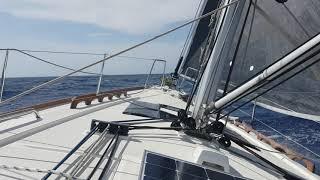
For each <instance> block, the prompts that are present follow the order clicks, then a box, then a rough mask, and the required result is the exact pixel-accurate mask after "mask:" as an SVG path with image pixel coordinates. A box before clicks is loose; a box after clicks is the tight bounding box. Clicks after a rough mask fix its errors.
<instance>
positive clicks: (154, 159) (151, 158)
mask: <svg viewBox="0 0 320 180" xmlns="http://www.w3.org/2000/svg"><path fill="white" fill-rule="evenodd" d="M146 162H147V163H150V164H154V165H158V166H161V167H165V168H168V169H173V170H176V161H175V160H173V159H170V158H167V157H163V156H159V155H156V154H151V153H148V154H147V159H146Z"/></svg>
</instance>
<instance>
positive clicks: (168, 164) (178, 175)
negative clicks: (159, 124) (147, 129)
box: [140, 151, 246, 180]
mask: <svg viewBox="0 0 320 180" xmlns="http://www.w3.org/2000/svg"><path fill="white" fill-rule="evenodd" d="M140 176H141V180H162V179H163V180H222V179H223V180H245V179H246V178H243V177H235V176H232V175H230V174H226V173H223V172H218V171H213V170H210V169H206V168H204V167H202V166H199V165H196V164H193V163H190V162H186V161H182V160H178V159H175V158H171V157H168V156H164V155H161V154H157V153H153V152H149V151H147V152H146V153H145V156H144V160H143V166H142V170H141V175H140Z"/></svg>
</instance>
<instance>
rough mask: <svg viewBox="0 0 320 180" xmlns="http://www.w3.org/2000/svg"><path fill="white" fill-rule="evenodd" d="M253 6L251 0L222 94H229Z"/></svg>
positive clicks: (218, 115)
mask: <svg viewBox="0 0 320 180" xmlns="http://www.w3.org/2000/svg"><path fill="white" fill-rule="evenodd" d="M251 7H252V0H250V2H249V7H248V10H247V13H246V16H245V19H244V22H243V26H242V27H241V32H240V35H239V36H240V38H239V40H238V42H237V46H236V50H235V52H234V54H233V58H232V61H231V66H230V68H229V71H228V76H227V79H226V82H225V86H224V89H223V94H222V96H225V95H226V94H227V91H228V87H229V83H230V80H231V75H232V72H233V68H234V65H235V62H236V58H237V55H238V53H239V49H240V45H241V42H242V38H243V33H244V30H245V27H246V24H247V21H248V17H249V14H250V10H251ZM255 7H256V6H254V11H255ZM253 16H254V14H253ZM252 19H253V18H252ZM220 114H221V111H219V112H218V113H217V117H216V119H217V120H218V119H219V117H220Z"/></svg>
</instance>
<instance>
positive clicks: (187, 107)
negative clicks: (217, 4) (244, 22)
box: [185, 4, 238, 111]
mask: <svg viewBox="0 0 320 180" xmlns="http://www.w3.org/2000/svg"><path fill="white" fill-rule="evenodd" d="M237 8H238V4H237ZM234 16H235V14H233V16H232V19H231V23H230V25H229V27H228V30H227V34H229V32H230V29H231V24H232V22H233V20H234ZM222 18H223V19H224V18H225V14H224V16H223V17H222ZM211 31H213V32H211V34H209V35H208V40H210V39H209V38H211V40H212V36H213V35H214V34H213V33H214V32H216V31H218V32H217V35H216V36H215V37H214V39H213V40H212V41H214V42H213V44H215V43H216V40H217V38H216V37H218V36H219V34H220V33H221V28H219V29H218V30H217V29H216V26H215V27H214V28H213V29H212V30H211ZM226 37H227V36H226ZM226 37H225V39H224V42H225V40H226ZM208 40H207V41H208ZM209 44H210V42H207V47H208V46H209ZM224 45H225V43H223V46H224ZM220 53H221V52H220ZM204 54H205V53H202V55H201V57H200V59H203V60H201V62H202V64H201V66H200V70H199V73H198V74H197V80H196V83H195V84H194V85H193V87H192V91H191V95H190V97H189V98H188V101H187V105H186V108H185V111H188V109H189V108H190V106H191V102H192V100H193V98H194V96H195V94H196V91H197V89H198V87H199V85H200V80H201V79H202V77H203V72H204V69H205V68H206V66H207V65H208V62H209V60H205V59H204V58H207V57H205V55H204ZM219 55H220V54H219ZM219 60H220V59H219Z"/></svg>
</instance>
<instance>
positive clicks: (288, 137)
mask: <svg viewBox="0 0 320 180" xmlns="http://www.w3.org/2000/svg"><path fill="white" fill-rule="evenodd" d="M146 77H147V75H109V76H104V77H103V82H102V85H101V91H106V90H111V89H118V88H125V87H136V86H143V85H144V84H145V81H146ZM53 78H54V77H24V78H7V79H6V82H5V88H4V94H3V99H7V98H10V97H12V96H14V95H17V94H19V93H21V92H23V91H25V90H27V89H30V88H32V87H34V86H36V85H38V84H41V83H44V82H46V81H48V80H51V79H53ZM160 78H161V75H152V76H151V78H150V79H149V84H150V85H151V84H152V85H155V84H160ZM97 82H98V77H95V76H74V77H68V78H66V79H65V80H63V81H61V82H59V83H56V84H54V85H52V86H49V87H45V88H43V89H41V90H38V91H36V92H34V93H31V94H29V95H27V96H24V97H23V98H21V99H19V100H17V101H15V102H11V103H8V104H5V105H2V106H0V111H1V112H5V111H9V110H14V109H17V108H21V107H25V106H30V105H34V104H38V103H41V102H45V101H50V100H55V99H61V98H65V97H74V96H78V95H81V94H86V93H94V92H96V88H97ZM252 108H253V105H251V104H248V105H246V106H244V107H243V108H241V110H238V111H236V112H234V113H233V114H232V115H233V116H238V117H239V118H240V119H241V120H243V121H245V122H247V123H250V124H251V125H252V126H253V127H254V128H255V129H256V130H258V131H259V132H262V133H263V134H265V135H267V136H269V137H270V138H273V139H275V140H276V141H277V142H279V143H281V144H284V145H286V146H288V147H289V148H291V149H293V150H295V151H296V152H298V153H300V154H303V155H304V156H306V157H307V158H309V159H311V160H312V161H313V162H314V163H315V164H316V173H317V174H320V170H319V169H320V157H318V156H317V155H315V154H313V153H312V152H314V153H317V154H320V123H316V122H313V121H310V120H305V119H301V118H295V117H291V116H287V115H283V114H280V113H276V112H272V111H270V110H267V109H264V108H261V107H259V106H257V107H256V113H255V119H254V120H253V121H251V112H252ZM270 127H271V128H273V129H275V130H276V131H277V132H276V131H275V130H273V129H271V128H270ZM284 136H285V137H284ZM304 147H305V148H308V149H309V150H310V151H312V152H310V151H309V150H307V149H305V148H304Z"/></svg>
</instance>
